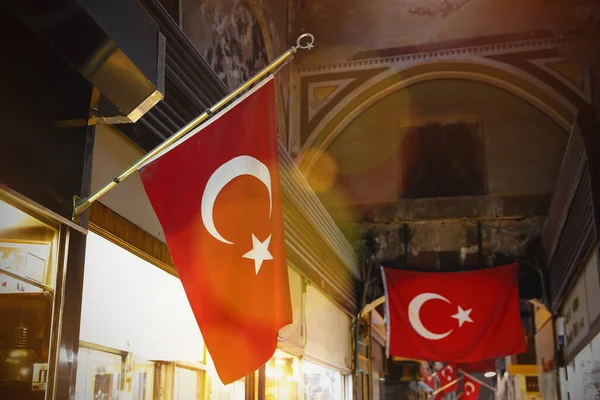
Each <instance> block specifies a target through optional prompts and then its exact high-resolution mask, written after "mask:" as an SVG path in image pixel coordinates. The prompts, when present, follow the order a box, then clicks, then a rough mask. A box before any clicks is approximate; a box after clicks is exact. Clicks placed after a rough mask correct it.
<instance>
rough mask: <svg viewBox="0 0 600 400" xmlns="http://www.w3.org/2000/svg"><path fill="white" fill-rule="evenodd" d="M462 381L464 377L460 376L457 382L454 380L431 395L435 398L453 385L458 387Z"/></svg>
mask: <svg viewBox="0 0 600 400" xmlns="http://www.w3.org/2000/svg"><path fill="white" fill-rule="evenodd" d="M461 379H462V376H459V377H458V378H456V379H455V380H453V381H452V382H450V383H447V384H445V385H444V386H442V387H440V388H438V389H437V390H434V391H433V392H432V393H431V395H432V396H435V395H437V394H438V393H440V392H443V391H444V390H446V389H448V388H449V387H450V386H452V385H456V384H457V383H458V381H460V380H461Z"/></svg>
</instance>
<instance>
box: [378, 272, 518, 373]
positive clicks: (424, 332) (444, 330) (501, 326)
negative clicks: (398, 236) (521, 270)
mask: <svg viewBox="0 0 600 400" xmlns="http://www.w3.org/2000/svg"><path fill="white" fill-rule="evenodd" d="M517 278H518V264H512V265H506V266H502V267H494V268H488V269H483V270H477V271H467V272H448V273H440V272H416V271H405V270H397V269H390V268H384V280H385V287H386V296H387V302H386V303H387V304H386V306H387V312H388V315H389V325H388V329H389V332H388V335H389V338H390V340H389V342H388V352H389V354H390V355H393V356H398V357H405V358H414V359H419V360H438V361H445V362H454V363H457V362H460V363H464V362H471V361H478V360H486V359H490V358H494V357H501V356H505V355H510V354H518V353H523V352H525V351H526V344H525V338H524V335H523V329H522V326H521V317H520V308H519V296H518V279H517Z"/></svg>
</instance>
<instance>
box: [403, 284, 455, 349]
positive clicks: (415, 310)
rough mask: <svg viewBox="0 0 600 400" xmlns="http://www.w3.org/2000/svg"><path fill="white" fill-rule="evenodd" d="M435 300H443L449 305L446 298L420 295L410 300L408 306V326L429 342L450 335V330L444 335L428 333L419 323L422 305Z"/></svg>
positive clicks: (434, 295) (434, 294)
mask: <svg viewBox="0 0 600 400" xmlns="http://www.w3.org/2000/svg"><path fill="white" fill-rule="evenodd" d="M436 299H437V300H443V301H445V302H446V303H450V301H449V300H448V299H447V298H445V297H443V296H440V295H439V294H436V293H421V294H420V295H418V296H417V297H415V298H414V299H412V301H411V302H410V304H409V305H408V320H409V321H410V324H411V325H412V327H413V329H414V330H415V331H417V333H418V334H419V335H421V336H423V337H424V338H425V339H429V340H440V339H443V338H445V337H446V336H448V335H449V334H451V333H452V329H450V330H449V331H448V332H446V333H439V334H438V333H433V332H431V331H429V330H428V329H427V328H425V326H424V325H423V322H421V317H419V312H420V311H421V307H422V306H423V304H425V303H426V302H428V301H429V300H436Z"/></svg>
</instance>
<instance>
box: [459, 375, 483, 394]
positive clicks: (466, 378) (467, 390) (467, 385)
mask: <svg viewBox="0 0 600 400" xmlns="http://www.w3.org/2000/svg"><path fill="white" fill-rule="evenodd" d="M480 389H481V384H480V383H479V381H477V380H475V379H473V378H472V377H471V376H470V375H466V374H464V375H463V395H462V398H463V400H477V398H479V390H480Z"/></svg>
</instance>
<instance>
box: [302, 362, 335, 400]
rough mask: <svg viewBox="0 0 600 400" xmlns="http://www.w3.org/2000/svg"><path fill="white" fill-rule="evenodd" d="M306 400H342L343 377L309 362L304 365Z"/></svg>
mask: <svg viewBox="0 0 600 400" xmlns="http://www.w3.org/2000/svg"><path fill="white" fill-rule="evenodd" d="M302 373H303V376H304V400H342V398H343V386H342V375H341V374H340V373H339V372H338V371H334V370H331V369H328V368H325V367H322V366H320V365H317V364H313V363H311V362H309V361H304V362H303V363H302Z"/></svg>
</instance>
